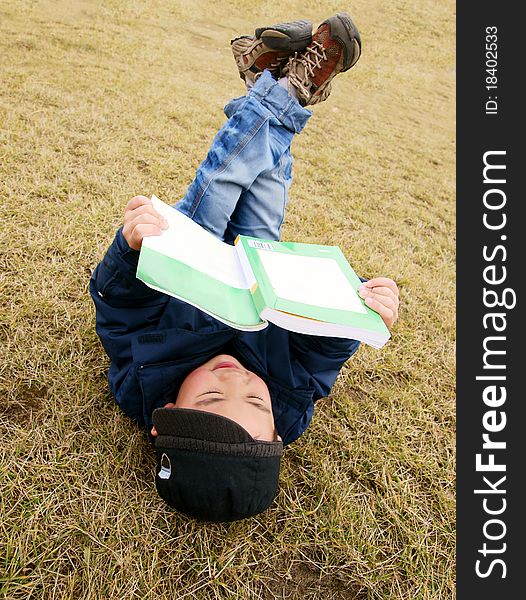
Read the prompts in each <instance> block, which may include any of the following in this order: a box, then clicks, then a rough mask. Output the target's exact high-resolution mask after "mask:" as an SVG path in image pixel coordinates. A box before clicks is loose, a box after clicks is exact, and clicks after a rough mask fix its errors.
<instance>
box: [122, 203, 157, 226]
mask: <svg viewBox="0 0 526 600" xmlns="http://www.w3.org/2000/svg"><path fill="white" fill-rule="evenodd" d="M146 214H148V215H152V216H153V217H155V218H157V219H159V221H160V222H161V223H165V224H166V225H167V224H168V221H167V220H166V219H165V218H164V217H163V216H162V215H161V214H160V213H159V212H157V211H156V210H155V208H154V207H153V206H152V205H151V204H141V205H140V206H138V207H137V208H134V209H133V210H130V211H128V212H127V213H126V214H125V216H124V220H125V221H126V222H128V221H129V222H130V223H131V222H132V221H135V220H136V219H137V218H138V217H139V216H140V215H146Z"/></svg>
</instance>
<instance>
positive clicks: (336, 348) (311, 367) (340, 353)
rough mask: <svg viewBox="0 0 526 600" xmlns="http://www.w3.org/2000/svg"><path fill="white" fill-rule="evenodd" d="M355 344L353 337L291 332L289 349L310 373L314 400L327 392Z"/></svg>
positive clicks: (354, 348)
mask: <svg viewBox="0 0 526 600" xmlns="http://www.w3.org/2000/svg"><path fill="white" fill-rule="evenodd" d="M359 346H360V342H358V341H357V340H349V339H343V338H334V337H325V336H318V335H305V334H300V333H291V348H292V351H293V353H294V355H295V359H296V360H297V361H298V362H299V363H300V364H301V365H302V367H303V368H304V369H305V370H306V371H307V372H308V373H309V375H310V378H311V384H312V386H313V387H314V390H315V393H314V400H319V399H320V398H324V397H325V396H327V395H328V394H329V392H330V391H331V388H332V386H333V385H334V382H335V381H336V377H337V376H338V373H339V372H340V370H341V368H342V367H343V365H344V364H345V362H346V361H347V360H348V359H349V358H350V357H351V356H352V355H353V354H354V353H355V352H356V351H357V350H358V347H359Z"/></svg>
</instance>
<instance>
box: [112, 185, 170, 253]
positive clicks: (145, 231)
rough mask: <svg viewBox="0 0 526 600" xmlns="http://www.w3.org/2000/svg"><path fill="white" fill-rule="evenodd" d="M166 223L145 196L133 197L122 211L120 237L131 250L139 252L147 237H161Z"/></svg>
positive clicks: (166, 225) (166, 226)
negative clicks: (122, 237) (122, 223)
mask: <svg viewBox="0 0 526 600" xmlns="http://www.w3.org/2000/svg"><path fill="white" fill-rule="evenodd" d="M167 228H168V222H167V221H166V219H165V218H164V217H162V216H161V215H160V214H159V213H158V212H157V211H156V210H155V208H154V207H153V206H152V201H151V200H150V199H149V198H146V196H135V198H132V199H131V200H130V201H129V202H128V204H126V208H125V209H124V226H123V228H122V235H123V236H124V239H125V240H126V241H127V242H128V246H129V247H130V248H132V249H133V250H140V249H141V245H142V240H143V238H144V237H146V236H148V235H161V233H162V232H163V229H167Z"/></svg>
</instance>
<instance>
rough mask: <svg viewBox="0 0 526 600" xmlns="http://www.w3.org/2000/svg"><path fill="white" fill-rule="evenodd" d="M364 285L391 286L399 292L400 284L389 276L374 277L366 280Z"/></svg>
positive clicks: (372, 286)
mask: <svg viewBox="0 0 526 600" xmlns="http://www.w3.org/2000/svg"><path fill="white" fill-rule="evenodd" d="M363 285H365V286H366V287H368V288H374V287H388V288H391V289H392V290H393V291H394V292H396V293H398V286H397V285H396V283H395V282H394V281H393V280H392V279H389V278H388V277H374V278H373V279H369V281H366V282H365V283H364V284H363Z"/></svg>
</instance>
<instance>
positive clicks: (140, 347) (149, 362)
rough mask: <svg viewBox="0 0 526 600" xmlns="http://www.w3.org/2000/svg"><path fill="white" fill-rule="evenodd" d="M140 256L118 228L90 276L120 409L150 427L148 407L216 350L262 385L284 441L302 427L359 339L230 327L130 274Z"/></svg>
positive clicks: (169, 396)
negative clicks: (229, 358) (231, 358)
mask: <svg viewBox="0 0 526 600" xmlns="http://www.w3.org/2000/svg"><path fill="white" fill-rule="evenodd" d="M138 257H139V253H138V252H137V251H135V250H132V249H131V248H130V247H129V246H128V243H127V242H126V240H125V239H124V236H123V235H122V231H121V230H119V231H118V232H117V235H116V236H115V239H114V241H113V243H112V245H111V246H110V247H109V249H108V251H107V253H106V255H105V257H104V259H103V260H102V261H101V262H100V264H99V265H98V266H97V268H96V269H95V271H94V272H93V275H92V277H91V281H90V292H91V296H92V298H93V301H94V303H95V307H96V311H97V325H96V327H97V333H98V335H99V337H100V339H101V341H102V344H103V346H104V348H105V350H106V352H107V354H108V356H109V357H110V360H111V365H110V368H109V372H108V380H109V384H110V388H111V391H112V393H113V395H114V396H115V399H116V401H117V403H118V405H119V406H120V408H121V409H122V410H123V411H124V412H125V413H126V414H127V415H129V416H130V417H131V418H132V419H134V420H135V421H136V422H137V423H139V424H141V425H144V426H146V428H147V429H148V431H149V430H150V428H151V427H152V412H153V411H154V409H156V408H159V407H161V406H163V405H164V404H166V403H167V402H173V401H175V398H176V396H177V392H178V390H179V387H180V385H181V383H182V381H183V379H184V378H185V377H186V375H187V374H188V373H190V371H192V370H193V369H195V368H196V367H198V366H200V365H202V364H203V363H204V362H206V361H207V360H209V359H211V358H212V357H214V356H217V355H218V354H223V353H224V354H230V355H232V356H235V357H236V358H237V359H238V360H239V361H240V362H241V363H242V364H243V365H244V366H245V367H246V368H247V369H249V370H250V371H253V372H254V373H256V374H257V375H259V376H260V377H261V378H262V379H263V380H264V381H265V382H266V383H267V385H268V388H269V391H270V396H271V398H272V407H273V411H274V420H275V424H276V429H277V431H278V433H279V435H280V436H281V437H282V439H283V443H284V444H289V443H290V442H292V441H294V440H295V439H297V438H298V437H299V436H300V435H301V434H302V433H303V432H304V431H305V429H306V428H307V426H308V424H309V422H310V420H311V418H312V414H313V412H314V402H315V401H316V400H318V399H319V398H322V397H324V396H326V395H327V394H328V393H329V391H330V389H331V387H332V385H333V384H334V381H335V379H336V376H337V375H338V372H339V371H340V369H341V367H342V365H343V364H344V362H345V361H346V360H347V359H348V358H349V357H350V356H351V355H352V354H353V353H354V352H356V350H357V348H358V346H359V342H357V341H355V340H345V339H340V338H329V337H319V336H310V335H302V334H298V333H293V332H290V331H287V330H285V329H281V328H279V327H276V326H275V325H272V324H271V323H270V324H269V326H268V327H266V328H265V329H263V330H261V331H257V332H245V331H239V330H237V329H232V328H231V327H228V326H227V325H224V324H223V323H221V322H220V321H217V320H216V319H214V318H213V317H210V316H209V315H207V314H206V313H204V312H202V311H200V310H198V309H196V308H194V307H193V306H191V305H189V304H185V303H184V302H181V301H180V300H177V299H175V298H172V297H170V296H167V295H166V294H162V293H160V292H157V291H155V290H152V289H150V288H149V287H147V286H146V285H144V284H143V283H142V282H141V281H139V280H138V279H137V278H136V277H135V272H136V269H137V261H138Z"/></svg>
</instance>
